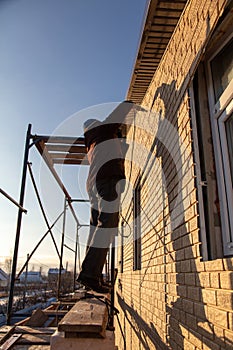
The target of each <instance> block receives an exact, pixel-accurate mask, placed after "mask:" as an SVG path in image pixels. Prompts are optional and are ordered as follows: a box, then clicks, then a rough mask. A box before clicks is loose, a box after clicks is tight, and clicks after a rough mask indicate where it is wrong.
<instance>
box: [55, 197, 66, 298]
mask: <svg viewBox="0 0 233 350" xmlns="http://www.w3.org/2000/svg"><path fill="white" fill-rule="evenodd" d="M65 228H66V197H65V200H64V216H63V227H62V238H61V253H60V266H59V274H58V285H57V300H59V298H60V289H61V274H62V269H63V264H62V259H63V251H64V240H65Z"/></svg>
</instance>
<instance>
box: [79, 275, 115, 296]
mask: <svg viewBox="0 0 233 350" xmlns="http://www.w3.org/2000/svg"><path fill="white" fill-rule="evenodd" d="M77 282H79V283H81V284H82V285H83V286H84V287H85V288H86V289H87V290H93V291H95V292H97V293H109V292H110V289H109V288H108V287H105V286H102V284H101V283H100V282H99V280H96V279H95V278H90V277H86V276H79V277H78V279H77Z"/></svg>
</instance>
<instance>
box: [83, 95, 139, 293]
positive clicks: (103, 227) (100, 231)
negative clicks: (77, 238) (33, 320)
mask: <svg viewBox="0 0 233 350" xmlns="http://www.w3.org/2000/svg"><path fill="white" fill-rule="evenodd" d="M132 108H133V103H132V102H129V101H124V102H122V103H121V104H119V105H118V106H117V107H116V108H115V109H114V110H113V112H112V113H111V114H110V115H109V116H108V117H107V118H106V119H105V120H104V121H103V122H100V121H99V120H97V119H88V120H87V121H86V122H85V123H84V138H85V144H86V147H87V151H88V153H87V156H88V161H89V164H90V169H89V174H88V178H87V183H86V185H87V192H88V195H89V199H90V206H91V217H90V231H89V237H88V240H87V250H86V256H85V258H84V260H83V263H82V269H81V272H80V274H79V276H78V279H77V281H78V282H79V283H81V284H82V285H84V286H85V287H86V288H87V289H92V290H94V291H96V292H99V293H107V292H109V287H107V286H106V285H104V284H103V283H102V278H101V277H102V271H103V267H104V264H105V261H106V256H107V252H108V249H109V246H110V244H111V243H112V242H113V239H114V237H115V235H116V234H117V230H118V222H119V207H120V196H121V193H122V192H123V191H124V184H125V171H124V150H123V149H122V138H121V137H122V134H121V132H122V130H121V126H122V125H123V124H129V119H130V117H129V115H130V114H129V112H130V111H131V110H132ZM127 118H128V120H127V122H126V119H127Z"/></svg>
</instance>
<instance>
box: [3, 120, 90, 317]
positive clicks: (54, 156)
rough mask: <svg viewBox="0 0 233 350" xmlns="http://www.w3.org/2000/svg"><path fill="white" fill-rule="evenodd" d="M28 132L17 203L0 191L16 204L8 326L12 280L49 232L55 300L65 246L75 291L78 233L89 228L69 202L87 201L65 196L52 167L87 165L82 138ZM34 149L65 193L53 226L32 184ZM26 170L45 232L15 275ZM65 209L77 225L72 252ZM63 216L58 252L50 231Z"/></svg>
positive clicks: (29, 129) (66, 194)
mask: <svg viewBox="0 0 233 350" xmlns="http://www.w3.org/2000/svg"><path fill="white" fill-rule="evenodd" d="M31 129H32V125H31V124H29V125H28V129H27V134H26V141H25V150H24V160H23V170H22V180H21V190H20V199H19V203H17V202H16V201H14V200H13V199H12V198H11V197H10V198H9V195H6V193H5V192H4V191H3V190H1V193H2V194H3V195H5V196H6V197H7V198H8V199H9V200H11V201H12V202H13V203H14V204H16V205H17V207H18V218H17V226H16V235H15V246H14V254H13V261H12V271H11V282H10V291H9V300H8V309H7V324H10V320H11V315H12V307H13V297H14V287H15V281H16V279H17V278H18V277H19V276H20V274H21V273H22V272H23V270H24V268H25V266H27V264H28V262H29V260H30V258H31V257H32V255H33V254H34V252H35V251H36V249H37V248H38V247H39V245H40V243H41V242H42V241H43V240H44V238H45V237H46V236H47V234H49V233H50V235H51V237H52V239H53V243H54V245H55V247H56V251H57V254H58V257H59V261H60V267H59V276H58V293H57V296H58V298H59V295H60V287H61V271H62V269H63V264H62V259H63V250H64V247H66V248H68V249H70V250H72V251H73V252H74V255H75V258H74V282H73V287H74V288H75V276H76V269H77V259H78V263H79V269H80V247H79V234H78V232H79V229H80V228H81V227H82V226H89V225H81V224H80V223H79V220H78V218H77V215H76V213H75V211H74V208H73V205H72V202H86V201H88V200H84V199H72V198H71V196H70V194H69V193H68V191H67V189H66V187H65V186H64V184H63V182H62V181H61V179H60V177H59V175H58V174H57V172H56V169H55V167H54V165H55V164H73V165H87V164H88V161H87V159H86V147H85V143H84V138H75V137H63V136H45V135H32V134H31ZM33 146H35V147H36V148H37V150H38V151H39V153H40V154H41V156H42V158H43V159H44V161H45V163H46V164H47V166H48V168H49V170H50V171H51V173H52V175H53V177H54V178H55V180H56V182H57V184H58V186H59V187H60V189H61V190H62V191H63V193H64V198H65V199H64V210H63V211H62V213H61V214H60V215H59V216H58V218H57V219H56V220H55V221H54V223H53V224H52V225H49V222H48V220H47V217H46V214H45V211H44V209H43V205H42V202H41V200H40V196H39V192H38V190H37V187H36V183H35V180H34V177H33V173H32V169H31V165H30V163H29V162H28V158H29V151H30V149H31V148H32V147H33ZM27 171H29V174H30V176H31V180H32V183H33V187H34V190H35V192H36V196H37V200H38V202H39V206H40V208H41V211H42V214H43V217H44V220H45V222H46V225H47V228H48V230H47V231H46V233H45V234H44V235H43V237H42V238H41V239H40V241H39V242H38V244H37V245H36V247H35V248H34V249H33V251H32V252H31V254H29V255H28V257H27V260H26V262H25V264H24V266H23V267H22V268H21V270H20V272H19V273H18V274H17V276H16V269H17V259H18V248H19V240H20V233H21V223H22V213H24V212H26V210H25V209H24V208H23V204H24V197H25V186H26V177H27ZM67 208H69V209H70V211H71V213H72V215H73V218H74V220H75V222H76V227H77V228H76V241H75V249H72V248H70V247H68V246H66V245H65V244H64V237H65V225H66V210H67ZM62 216H63V230H62V239H61V250H60V252H59V250H58V248H57V245H56V242H55V239H54V237H53V234H52V231H51V230H52V228H53V227H54V225H55V224H56V223H57V221H58V220H59V219H60V218H61V217H62Z"/></svg>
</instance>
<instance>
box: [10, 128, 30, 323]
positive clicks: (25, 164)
mask: <svg viewBox="0 0 233 350" xmlns="http://www.w3.org/2000/svg"><path fill="white" fill-rule="evenodd" d="M31 128H32V125H31V124H29V125H28V129H27V136H26V142H25V150H24V160H23V171H22V180H21V190H20V199H19V205H20V206H21V207H23V204H24V196H25V186H26V177H27V163H28V155H29V148H30V138H31ZM22 214H23V212H22V209H21V208H19V210H18V219H17V227H16V234H15V247H14V255H13V262H12V270H11V283H10V291H9V300H8V306H7V324H8V325H9V324H10V321H11V312H12V306H13V298H14V286H15V276H16V268H17V258H18V250H19V239H20V231H21V223H22Z"/></svg>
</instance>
